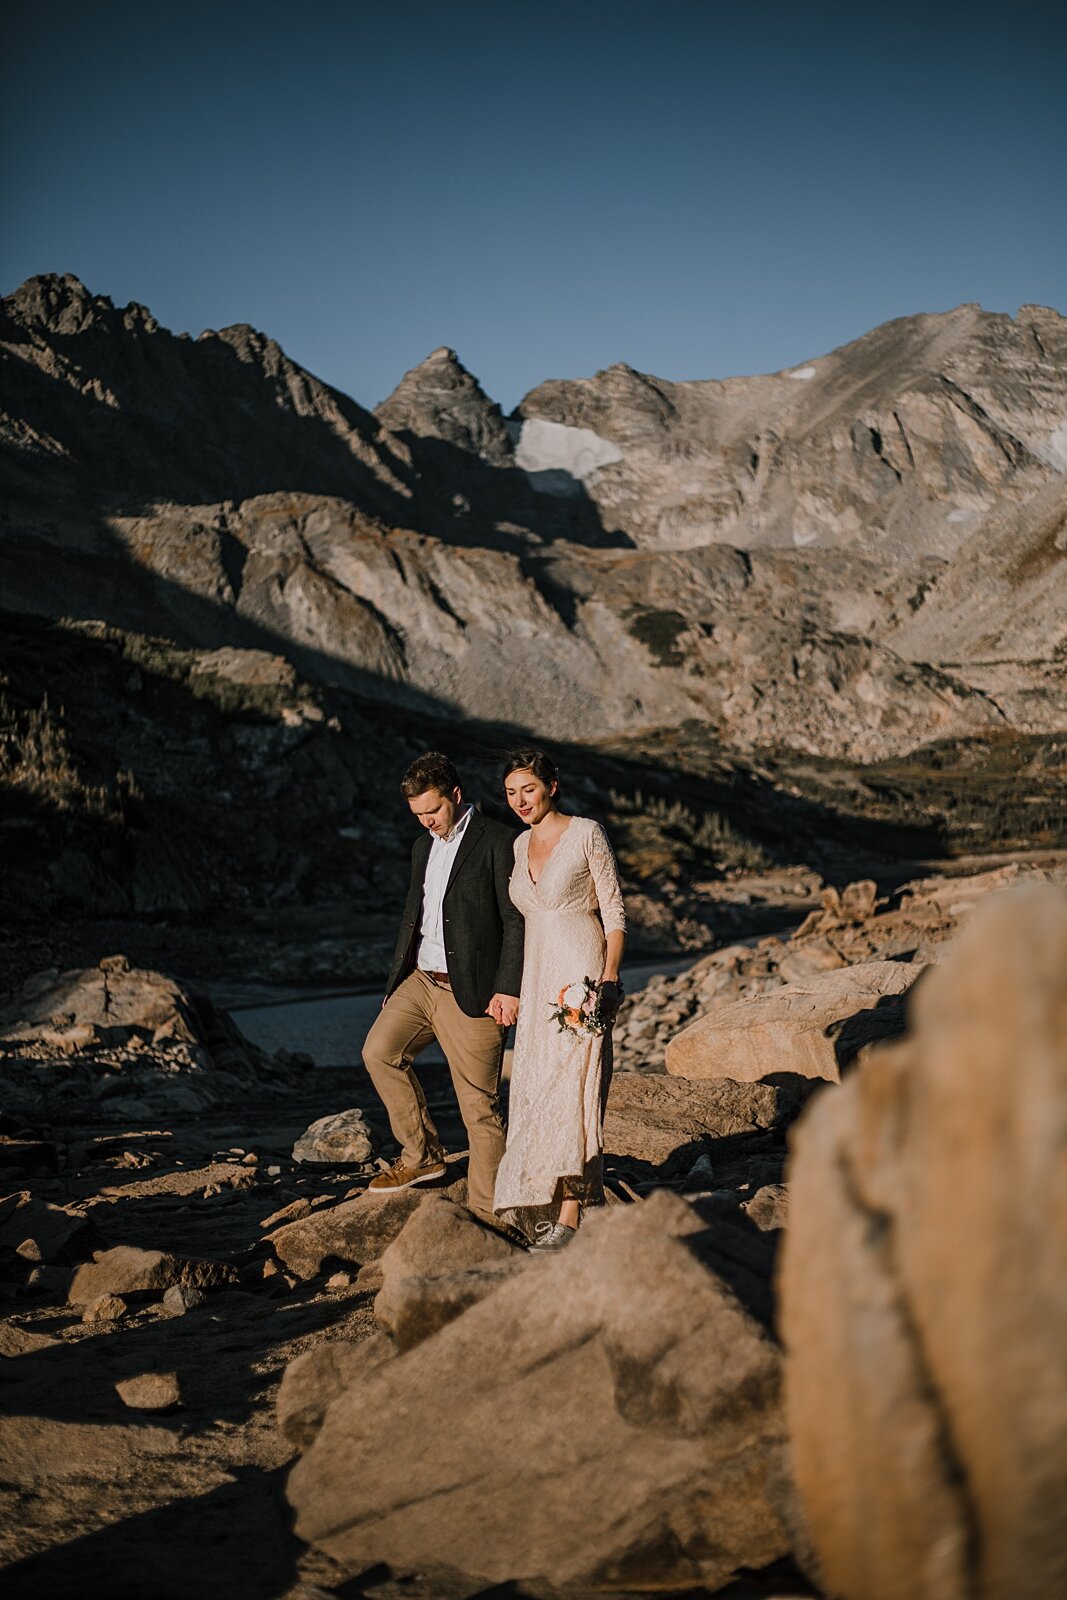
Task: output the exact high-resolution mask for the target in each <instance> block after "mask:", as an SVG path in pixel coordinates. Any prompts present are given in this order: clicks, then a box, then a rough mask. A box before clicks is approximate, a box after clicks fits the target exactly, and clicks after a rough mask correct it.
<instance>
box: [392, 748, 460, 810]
mask: <svg viewBox="0 0 1067 1600" xmlns="http://www.w3.org/2000/svg"><path fill="white" fill-rule="evenodd" d="M462 787H463V785H462V784H461V783H460V781H459V773H458V772H457V771H456V769H455V767H454V766H453V765H452V763H451V761H449V759H448V757H447V756H445V755H442V754H441V752H440V750H427V751H426V753H425V755H421V756H416V757H415V759H414V761H413V762H412V763H411V765H410V767H409V768H408V770H407V771H406V772H405V774H404V776H403V777H402V778H401V780H400V792H401V794H402V795H404V797H405V798H406V799H408V800H414V798H415V796H416V795H417V794H425V793H426V791H427V789H436V790H437V793H438V794H443V795H448V794H451V793H452V791H453V789H461V788H462Z"/></svg>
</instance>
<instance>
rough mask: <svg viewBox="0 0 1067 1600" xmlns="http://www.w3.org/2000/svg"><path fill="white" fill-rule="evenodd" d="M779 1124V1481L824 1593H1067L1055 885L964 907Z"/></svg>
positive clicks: (1064, 1223)
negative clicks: (888, 1036) (785, 1214)
mask: <svg viewBox="0 0 1067 1600" xmlns="http://www.w3.org/2000/svg"><path fill="white" fill-rule="evenodd" d="M914 1021H915V1032H914V1036H913V1037H912V1038H910V1039H908V1040H907V1041H906V1042H904V1043H902V1044H898V1045H896V1046H894V1047H892V1048H889V1049H884V1050H879V1051H877V1052H874V1053H873V1054H872V1055H871V1056H870V1057H869V1059H868V1060H867V1061H866V1062H865V1063H864V1064H863V1065H862V1067H861V1068H860V1069H859V1071H857V1073H856V1074H855V1075H853V1076H852V1077H851V1078H850V1079H849V1081H848V1082H847V1083H846V1084H845V1085H844V1087H843V1088H842V1089H841V1090H840V1091H839V1092H836V1093H834V1094H832V1095H823V1096H820V1097H819V1098H818V1099H817V1100H816V1101H815V1103H814V1105H813V1107H812V1109H811V1111H810V1112H809V1114H808V1115H807V1117H806V1118H805V1119H804V1120H803V1122H802V1123H801V1124H800V1125H799V1127H798V1129H797V1132H796V1134H795V1153H794V1157H793V1160H792V1165H791V1179H792V1181H791V1185H790V1221H789V1229H788V1230H787V1235H786V1241H785V1246H784V1260H783V1270H782V1276H781V1295H782V1313H781V1317H782V1329H783V1334H784V1339H785V1343H786V1346H787V1395H788V1420H789V1430H790V1436H791V1454H792V1463H793V1470H794V1475H795V1480H796V1486H797V1489H798V1492H799V1496H800V1501H801V1504H802V1507H803V1512H804V1517H805V1520H806V1524H807V1530H808V1534H809V1536H810V1539H811V1541H812V1543H813V1545H814V1549H815V1551H816V1553H817V1557H818V1564H819V1568H820V1575H821V1579H822V1581H823V1583H824V1584H825V1587H826V1588H827V1589H828V1591H829V1592H830V1593H832V1594H834V1595H835V1596H839V1597H841V1600H902V1597H907V1600H1048V1597H1049V1596H1051V1595H1054V1594H1055V1595H1059V1594H1067V1537H1065V1535H1064V1521H1063V1512H1064V1506H1065V1505H1067V1339H1065V1338H1064V1328H1065V1325H1067V1165H1065V1152H1067V1132H1065V1130H1067V896H1064V894H1063V893H1062V892H1060V891H1058V890H1055V889H1052V888H1033V889H1025V890H1019V891H1013V892H1011V893H1008V894H1005V895H1003V896H1000V897H997V898H996V899H994V900H991V901H990V902H989V903H988V904H987V905H985V906H983V907H982V908H981V909H980V910H979V911H977V912H976V913H975V915H974V918H973V920H972V921H971V922H970V923H969V925H968V926H967V928H966V929H965V930H964V932H963V933H962V934H961V935H960V937H959V939H958V941H957V942H956V944H955V945H954V946H953V947H952V949H951V950H950V952H949V954H948V955H947V957H946V959H945V961H944V964H943V965H942V966H939V967H938V968H935V969H934V970H933V971H932V972H931V973H930V976H929V977H928V979H927V980H926V981H925V982H924V984H923V985H922V987H921V989H920V991H919V993H918V994H917V995H916V999H915V1008H914Z"/></svg>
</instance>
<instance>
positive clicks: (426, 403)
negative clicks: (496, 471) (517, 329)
mask: <svg viewBox="0 0 1067 1600" xmlns="http://www.w3.org/2000/svg"><path fill="white" fill-rule="evenodd" d="M375 416H376V417H377V418H378V421H379V422H381V423H382V424H383V425H384V426H385V427H386V428H388V429H389V431H390V432H391V433H397V434H401V435H405V434H406V435H409V436H414V437H416V438H421V439H438V440H440V441H441V442H442V443H444V444H447V445H453V446H455V447H456V448H458V449H460V450H467V451H470V452H471V453H472V454H474V455H477V456H481V458H482V459H483V460H484V461H487V462H489V463H490V464H491V465H493V466H509V465H510V464H511V454H512V451H511V439H510V437H509V435H508V431H507V427H506V425H505V422H504V417H503V413H502V412H501V410H500V407H499V406H498V405H497V403H496V401H495V400H490V398H489V396H488V395H487V394H486V392H485V390H484V389H483V388H482V386H481V384H480V383H479V382H478V379H477V378H476V377H475V376H474V374H473V373H471V372H468V370H467V368H466V367H465V366H464V365H463V363H462V362H461V361H460V359H459V357H458V355H457V354H456V352H455V351H454V350H452V349H451V348H450V347H449V346H448V345H440V346H438V348H437V349H436V350H432V351H431V352H430V354H429V355H428V356H427V357H426V359H425V360H424V361H420V362H419V364H418V366H417V367H412V369H411V371H410V372H407V373H405V374H404V376H403V378H401V380H400V382H399V383H398V384H397V386H396V388H395V389H394V390H393V392H392V394H391V395H390V396H389V398H388V399H387V400H383V401H382V403H381V405H379V406H376V407H375Z"/></svg>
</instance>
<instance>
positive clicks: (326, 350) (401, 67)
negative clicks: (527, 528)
mask: <svg viewBox="0 0 1067 1600" xmlns="http://www.w3.org/2000/svg"><path fill="white" fill-rule="evenodd" d="M1065 15H1067V8H1063V7H1060V6H1053V5H1051V4H1044V3H1042V4H1037V3H1028V0H1020V3H1017V4H1014V5H1012V6H1010V7H1007V6H1005V7H1000V8H994V9H990V10H983V9H982V8H980V7H976V6H975V5H974V4H973V3H972V4H969V5H968V4H956V3H954V0H952V3H945V4H936V3H933V4H929V3H928V4H926V5H923V6H920V5H914V4H911V3H909V0H905V3H903V4H901V5H900V6H898V7H897V8H895V9H889V10H887V9H885V8H884V7H878V8H872V7H862V6H857V5H855V4H854V3H848V4H845V3H836V0H835V3H812V4H804V3H803V0H793V3H781V0H763V3H761V4H759V5H742V4H736V5H727V4H723V3H720V0H704V3H699V0H660V3H658V4H631V3H627V0H617V3H615V4H602V3H600V0H571V3H570V4H559V3H556V0H547V3H543V4H539V5H529V4H524V5H515V4H511V3H508V0H494V3H485V0H469V3H467V0H452V3H450V4H449V3H445V0H437V3H435V4H430V3H424V0H388V3H380V4H376V5H373V6H371V5H364V4H362V3H361V0H348V3H340V0H305V3H303V4H301V5H294V4H285V5H281V4H277V3H274V0H260V3H258V4H247V3H245V0H235V3H231V4H227V3H226V0H216V3H215V4H212V5H206V4H202V3H200V0H194V3H190V4H186V5H181V6H176V5H170V4H167V3H166V0H161V3H159V4H157V5H156V6H155V7H154V8H148V7H145V6H143V5H136V6H135V5H133V4H127V3H124V0H116V3H111V0H98V3H97V4H94V5H92V6H86V5H84V4H80V5H77V6H75V5H71V4H68V3H67V0H56V3H54V4H51V5H49V6H48V7H44V8H42V7H40V6H37V5H30V4H27V3H25V0H14V3H13V4H11V5H10V6H9V7H8V12H7V17H8V20H7V24H6V30H5V32H6V39H5V59H4V64H3V67H2V68H0V72H2V74H3V94H2V96H0V99H2V103H3V111H2V117H3V127H2V133H3V153H2V155H0V163H2V165H0V184H2V196H3V208H4V211H3V214H4V218H5V224H4V228H3V234H2V241H0V290H2V291H3V292H5V293H6V292H8V291H9V290H11V289H13V288H14V287H15V286H16V285H17V284H18V283H20V282H21V281H22V280H23V279H24V278H26V277H28V276H30V275H31V274H32V273H35V272H64V271H67V272H74V273H76V274H77V275H78V276H79V277H81V278H83V279H84V280H85V282H86V283H87V284H88V285H89V287H90V288H91V289H93V290H94V291H95V292H97V293H102V294H108V295H110V296H111V297H112V298H113V299H114V300H116V301H117V302H119V303H124V302H125V301H127V300H139V301H141V302H142V303H144V304H146V305H148V306H150V307H151V309H152V310H153V312H154V313H155V314H156V316H157V317H159V319H160V321H162V322H164V323H165V324H166V325H168V326H169V327H172V328H174V329H176V330H180V329H184V330H188V331H190V332H192V333H194V334H195V333H198V332H199V331H200V330H201V329H202V328H204V327H220V326H223V325H225V324H227V323H231V322H251V323H253V324H254V325H256V326H257V327H260V328H262V329H264V330H265V331H266V332H268V333H270V334H272V335H273V336H274V337H275V338H276V339H278V340H279V341H280V343H281V344H282V345H283V346H284V347H285V349H286V350H287V351H288V352H289V354H290V355H291V356H292V357H293V358H294V359H295V360H297V361H300V362H302V363H303V364H304V365H305V366H307V367H310V368H311V369H312V370H313V371H314V372H316V373H318V374H319V375H320V376H322V377H324V378H326V379H327V380H328V381H329V382H331V383H334V384H336V385H337V386H338V387H339V388H341V389H343V390H345V391H346V392H347V393H349V394H352V395H354V396H355V397H356V398H357V399H358V400H360V401H362V402H363V403H364V404H367V405H373V404H375V403H376V402H377V401H379V400H381V399H383V398H384V397H385V395H386V394H387V393H388V392H389V391H390V390H391V389H392V388H393V386H394V385H395V383H396V382H397V381H398V380H399V378H400V376H401V374H402V373H403V372H404V371H405V370H406V369H407V368H408V367H410V366H413V365H414V364H415V363H416V362H417V361H419V360H421V359H422V357H423V356H425V355H426V354H427V353H428V352H429V351H430V350H431V349H433V348H435V347H436V346H437V345H441V344H450V345H453V346H455V347H456V349H457V350H458V351H459V353H460V356H461V358H462V359H463V360H464V362H465V363H466V364H467V366H468V367H470V368H471V369H472V370H473V371H474V372H476V373H477V374H478V376H479V377H480V378H481V380H482V382H483V383H484V385H485V387H486V388H487V389H488V390H489V392H490V393H491V394H492V395H494V397H495V398H497V399H498V400H500V402H501V404H502V405H503V406H504V407H505V409H506V410H507V409H510V407H511V406H513V405H514V404H515V403H516V402H517V401H518V400H519V399H520V397H521V396H522V394H523V393H524V392H525V391H526V390H527V389H529V388H532V387H533V386H534V385H535V384H536V383H539V382H540V381H542V380H543V379H545V378H549V377H572V376H579V375H582V374H588V373H592V372H594V371H595V370H597V369H598V368H601V367H605V366H608V365H610V364H611V363H612V362H615V361H626V362H629V363H630V365H632V366H635V367H638V368H640V369H642V370H644V371H649V372H654V373H657V374H658V375H660V376H662V377H668V378H693V377H724V376H727V375H729V374H731V373H748V372H760V371H770V370H774V369H776V368H779V367H783V366H789V365H793V364H795V363H797V362H799V361H801V360H803V359H805V358H806V357H808V356H813V355H819V354H821V353H823V352H824V351H825V350H828V349H830V348H832V347H833V346H834V345H837V344H841V343H843V342H844V341H846V340H847V339H850V338H854V337H857V336H858V335H859V334H861V333H864V332H866V331H867V330H868V329H869V328H871V327H873V326H875V325H876V324H877V323H879V322H882V321H885V320H886V319H887V318H889V317H895V316H902V315H906V314H909V313H911V312H916V311H936V310H945V309H947V308H949V307H950V306H953V305H957V304H959V303H960V302H961V301H967V300H977V301H980V302H981V304H982V305H984V306H985V307H986V308H987V309H990V310H999V311H1009V312H1014V311H1015V310H1016V309H1017V307H1018V306H1019V305H1020V304H1021V303H1023V302H1025V301H1036V302H1039V303H1042V304H1046V305H1053V306H1056V307H1057V308H1058V309H1060V310H1067V204H1065V199H1067V196H1065V192H1064V191H1065V182H1064V174H1065V171H1067V160H1065V157H1067V94H1065V93H1064V83H1065V81H1067V21H1065Z"/></svg>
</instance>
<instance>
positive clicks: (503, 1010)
mask: <svg viewBox="0 0 1067 1600" xmlns="http://www.w3.org/2000/svg"><path fill="white" fill-rule="evenodd" d="M485 1013H486V1016H489V1017H492V1019H493V1021H494V1022H499V1024H500V1026H501V1027H502V1028H510V1027H511V1025H512V1023H513V1022H514V1021H515V1019H516V1017H517V1016H518V1014H519V999H518V996H517V995H514V994H495V995H494V996H493V998H492V999H491V1000H490V1002H489V1004H488V1005H487V1006H486V1008H485Z"/></svg>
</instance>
